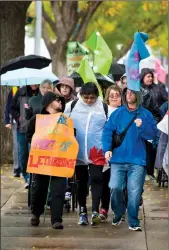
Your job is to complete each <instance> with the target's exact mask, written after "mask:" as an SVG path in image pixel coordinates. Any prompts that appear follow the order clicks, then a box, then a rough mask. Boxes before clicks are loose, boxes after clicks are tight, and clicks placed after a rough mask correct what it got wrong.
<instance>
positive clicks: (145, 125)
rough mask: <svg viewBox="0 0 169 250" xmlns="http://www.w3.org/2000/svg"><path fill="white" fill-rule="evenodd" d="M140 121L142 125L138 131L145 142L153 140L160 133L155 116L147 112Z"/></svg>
mask: <svg viewBox="0 0 169 250" xmlns="http://www.w3.org/2000/svg"><path fill="white" fill-rule="evenodd" d="M140 120H141V125H140V126H139V127H138V131H139V133H140V135H141V137H142V138H143V139H144V140H153V139H154V138H155V136H156V135H157V133H158V129H157V125H156V122H155V120H154V117H153V115H152V114H151V113H150V112H149V111H148V110H147V112H146V113H145V114H144V116H143V117H142V118H141V119H140ZM136 125H137V124H136Z"/></svg>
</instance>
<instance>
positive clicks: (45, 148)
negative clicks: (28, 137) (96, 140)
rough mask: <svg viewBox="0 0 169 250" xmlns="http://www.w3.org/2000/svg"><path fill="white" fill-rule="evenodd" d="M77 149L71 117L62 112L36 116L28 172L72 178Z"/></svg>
mask: <svg viewBox="0 0 169 250" xmlns="http://www.w3.org/2000/svg"><path fill="white" fill-rule="evenodd" d="M78 149H79V146H78V143H77V141H76V139H75V137H74V126H73V121H72V119H71V118H69V117H67V116H66V115H65V114H63V113H58V114H54V115H36V128H35V134H34V135H33V138H32V143H31V149H30V153H29V160H28V165H27V172H28V173H35V174H42V175H50V176H59V177H68V178H71V177H72V176H73V174H74V170H75V164H76V158H77V154H78Z"/></svg>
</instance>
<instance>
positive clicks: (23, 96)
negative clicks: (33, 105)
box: [11, 85, 39, 188]
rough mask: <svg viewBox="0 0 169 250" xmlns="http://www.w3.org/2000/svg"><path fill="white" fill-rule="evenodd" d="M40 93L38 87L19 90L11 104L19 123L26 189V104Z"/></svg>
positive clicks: (20, 156)
mask: <svg viewBox="0 0 169 250" xmlns="http://www.w3.org/2000/svg"><path fill="white" fill-rule="evenodd" d="M38 92H39V88H38V85H30V86H24V87H22V88H20V89H18V91H17V92H16V94H15V96H14V97H13V99H12V103H11V114H12V117H13V119H15V121H16V123H17V140H18V156H19V163H20V168H21V172H22V175H23V177H24V179H25V188H28V184H29V174H27V173H26V167H27V161H28V153H29V145H28V142H27V140H26V138H25V132H26V128H27V125H28V121H27V120H26V119H25V108H24V104H26V103H28V100H29V99H30V98H31V97H32V96H35V95H37V94H38Z"/></svg>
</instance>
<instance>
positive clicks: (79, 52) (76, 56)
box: [66, 42, 88, 75]
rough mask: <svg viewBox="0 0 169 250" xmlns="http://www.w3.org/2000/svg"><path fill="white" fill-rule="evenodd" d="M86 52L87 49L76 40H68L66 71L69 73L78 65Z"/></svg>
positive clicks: (74, 70)
mask: <svg viewBox="0 0 169 250" xmlns="http://www.w3.org/2000/svg"><path fill="white" fill-rule="evenodd" d="M86 54H88V50H87V49H86V48H85V47H84V46H83V45H81V44H79V43H78V42H69V43H68V48H67V54H66V61H67V73H68V75H71V74H72V73H73V72H76V70H77V69H78V68H79V66H80V62H81V60H82V58H83V56H84V55H86Z"/></svg>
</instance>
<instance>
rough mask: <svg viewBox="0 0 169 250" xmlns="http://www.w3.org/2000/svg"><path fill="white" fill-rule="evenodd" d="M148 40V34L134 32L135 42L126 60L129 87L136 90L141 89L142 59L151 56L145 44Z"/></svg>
mask: <svg viewBox="0 0 169 250" xmlns="http://www.w3.org/2000/svg"><path fill="white" fill-rule="evenodd" d="M147 40H148V34H146V33H143V32H136V33H135V34H134V42H133V44H132V46H131V50H130V52H129V55H128V58H127V60H126V75H127V87H128V88H129V89H131V90H134V91H140V86H141V84H140V74H139V64H140V61H141V60H143V59H145V58H147V57H149V56H150V53H149V51H148V49H147V47H146V45H145V42H146V41H147Z"/></svg>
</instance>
